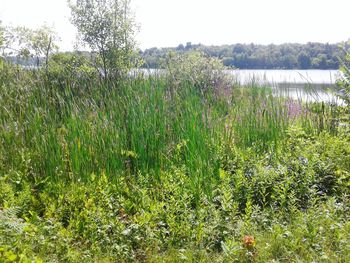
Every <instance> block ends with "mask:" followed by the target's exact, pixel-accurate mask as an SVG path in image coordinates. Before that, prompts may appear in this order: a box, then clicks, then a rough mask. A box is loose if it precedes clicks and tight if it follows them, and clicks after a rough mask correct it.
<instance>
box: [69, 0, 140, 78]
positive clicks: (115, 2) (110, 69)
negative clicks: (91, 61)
mask: <svg viewBox="0 0 350 263" xmlns="http://www.w3.org/2000/svg"><path fill="white" fill-rule="evenodd" d="M68 1H69V5H70V8H71V14H72V16H71V21H72V23H73V24H74V25H75V26H76V27H77V29H78V33H79V35H80V37H81V39H82V40H83V42H84V43H85V44H87V45H88V46H89V47H90V49H91V50H92V51H93V52H96V51H97V52H98V55H99V60H97V65H96V66H97V67H98V68H101V67H102V69H103V75H104V78H105V80H107V79H110V78H111V77H120V76H121V75H123V74H125V73H127V72H128V71H129V70H130V68H131V67H132V66H133V63H132V60H131V57H132V54H133V51H134V47H135V41H134V34H135V28H136V26H135V23H134V19H133V16H132V14H131V10H130V0H74V1H73V0H68Z"/></svg>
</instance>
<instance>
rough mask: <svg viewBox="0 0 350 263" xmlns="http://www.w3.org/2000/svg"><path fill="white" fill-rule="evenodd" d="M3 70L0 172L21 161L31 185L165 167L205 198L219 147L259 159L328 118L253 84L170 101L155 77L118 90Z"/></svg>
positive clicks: (184, 87) (187, 90) (327, 111)
mask: <svg viewBox="0 0 350 263" xmlns="http://www.w3.org/2000/svg"><path fill="white" fill-rule="evenodd" d="M7 70H8V72H6V73H5V72H4V73H3V74H2V77H1V82H0V89H1V90H0V94H1V96H0V105H2V107H1V108H0V125H1V129H0V138H1V142H2V143H1V147H2V149H1V151H2V153H3V157H2V164H3V165H2V167H3V171H4V170H7V169H9V167H17V166H19V165H20V163H21V160H22V159H21V158H22V157H21V154H22V155H23V154H29V155H30V160H31V162H34V163H35V165H34V167H35V169H36V171H35V172H33V174H40V176H41V178H34V179H35V180H39V181H40V180H43V179H45V178H47V177H48V178H50V180H61V179H64V180H66V179H71V180H86V179H88V178H89V177H90V175H91V174H92V173H100V172H101V171H102V170H103V171H104V172H105V173H106V174H108V176H109V177H110V178H113V179H115V180H118V177H120V176H121V175H123V174H127V175H129V176H137V174H138V173H142V174H151V175H152V176H154V177H155V178H157V177H159V173H160V172H161V171H163V170H166V169H168V168H169V167H171V166H176V167H180V166H184V167H186V169H187V171H188V174H189V176H190V177H191V178H193V188H194V189H197V190H198V191H200V190H199V189H207V191H208V192H210V183H211V182H212V181H213V180H214V181H215V178H216V177H217V174H218V173H217V171H218V169H219V163H218V162H219V161H218V160H219V150H218V149H217V147H216V145H217V144H218V143H219V142H220V144H227V145H230V144H232V142H233V141H234V143H235V144H237V145H240V146H241V147H243V148H247V147H253V148H255V149H256V150H257V151H264V150H267V149H268V148H269V147H273V146H276V145H277V144H278V143H279V142H280V141H281V139H282V138H284V137H285V135H286V131H287V128H288V127H289V126H290V125H291V124H293V123H296V122H297V121H298V122H301V123H302V124H303V126H304V127H305V128H307V129H308V131H309V132H314V131H320V130H322V129H325V128H326V127H328V126H329V125H330V120H328V119H327V118H328V116H331V115H332V112H331V108H329V107H328V106H327V105H325V104H315V105H313V106H312V107H311V106H310V105H305V104H303V103H302V102H290V101H288V100H286V99H285V98H282V97H276V96H273V93H272V90H271V89H269V88H264V87H261V86H259V85H258V84H256V83H254V82H252V83H251V84H250V85H248V87H234V88H233V89H232V91H231V92H230V93H229V95H227V94H226V95H225V96H217V95H214V94H210V93H208V94H206V95H205V96H203V94H200V93H199V92H198V91H197V90H196V89H195V88H193V87H192V86H191V85H190V84H189V83H186V82H183V83H182V84H181V87H180V88H178V89H177V90H176V91H175V93H174V92H173V91H172V90H171V89H170V87H169V83H168V82H167V81H166V79H165V78H164V77H162V76H147V77H141V76H139V77H133V78H130V79H129V80H127V81H125V82H120V83H118V84H116V83H108V84H106V83H104V84H103V83H100V82H99V81H98V80H97V79H86V78H84V77H80V78H79V77H78V78H71V77H69V76H66V77H65V78H61V79H64V82H63V83H62V82H60V81H59V79H55V78H53V77H51V78H47V76H46V77H43V76H42V75H41V73H40V72H38V71H35V70H34V71H28V70H27V71H23V70H21V69H18V68H10V67H9V68H8V69H7ZM291 103H294V104H293V105H294V106H295V107H299V108H300V112H299V113H298V114H296V113H295V112H294V113H293V112H292V111H291V109H290V107H291ZM293 105H292V106H293ZM319 105H320V106H319ZM314 115H315V116H316V117H314ZM326 117H327V118H326ZM67 176H68V177H69V178H65V177H67Z"/></svg>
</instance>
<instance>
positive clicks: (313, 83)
mask: <svg viewBox="0 0 350 263" xmlns="http://www.w3.org/2000/svg"><path fill="white" fill-rule="evenodd" d="M227 73H228V74H230V75H233V76H234V78H235V80H236V81H237V82H238V83H240V84H242V85H245V84H249V83H251V82H252V81H254V82H258V83H260V84H262V85H264V86H266V85H268V86H271V87H272V88H273V89H274V93H275V94H276V95H280V96H284V97H290V98H293V99H297V100H303V101H309V102H312V101H323V102H327V103H335V104H338V105H339V104H343V101H341V100H340V99H339V98H338V97H337V96H335V95H334V93H335V82H336V80H337V79H338V78H339V77H340V76H341V73H340V71H338V70H229V71H227Z"/></svg>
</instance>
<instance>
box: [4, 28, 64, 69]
mask: <svg viewBox="0 0 350 263" xmlns="http://www.w3.org/2000/svg"><path fill="white" fill-rule="evenodd" d="M4 32H5V37H4V39H5V41H4V42H5V45H4V46H3V53H4V55H5V57H6V58H8V57H11V56H15V57H16V59H17V61H18V62H19V61H20V59H24V60H25V61H27V60H29V59H30V58H32V59H35V60H36V62H35V65H36V66H37V67H39V66H40V65H41V61H42V59H44V62H45V66H47V65H48V62H49V57H50V55H51V54H52V53H53V52H55V51H57V50H58V46H57V44H56V42H57V41H58V37H57V35H56V33H55V31H54V30H53V28H51V27H48V26H46V25H44V26H42V27H40V28H38V29H30V28H27V27H23V26H18V27H7V28H6V30H5V31H4Z"/></svg>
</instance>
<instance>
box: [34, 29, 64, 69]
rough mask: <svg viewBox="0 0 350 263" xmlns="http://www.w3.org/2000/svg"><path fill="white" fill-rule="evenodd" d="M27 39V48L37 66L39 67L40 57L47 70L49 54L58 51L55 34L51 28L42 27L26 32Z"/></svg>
mask: <svg viewBox="0 0 350 263" xmlns="http://www.w3.org/2000/svg"><path fill="white" fill-rule="evenodd" d="M27 38H28V39H27V41H28V47H29V49H30V50H31V52H32V54H33V55H34V56H35V57H36V60H37V66H40V57H44V59H45V67H46V70H47V69H48V66H49V57H50V54H51V53H52V52H53V51H57V50H58V46H57V45H56V43H55V42H56V41H57V40H58V37H57V35H56V33H55V32H54V30H53V29H52V28H51V27H48V26H46V25H44V26H42V27H40V28H38V29H36V30H28V33H27Z"/></svg>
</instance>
